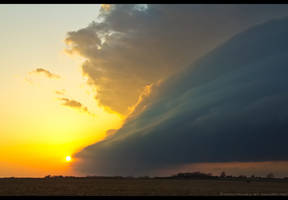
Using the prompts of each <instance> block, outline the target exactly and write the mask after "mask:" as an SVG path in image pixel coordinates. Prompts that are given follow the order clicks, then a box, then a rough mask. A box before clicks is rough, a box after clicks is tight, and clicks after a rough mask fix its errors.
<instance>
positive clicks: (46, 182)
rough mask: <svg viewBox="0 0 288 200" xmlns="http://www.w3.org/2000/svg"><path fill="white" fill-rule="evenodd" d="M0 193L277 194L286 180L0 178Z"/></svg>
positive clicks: (286, 191) (287, 188) (287, 185)
mask: <svg viewBox="0 0 288 200" xmlns="http://www.w3.org/2000/svg"><path fill="white" fill-rule="evenodd" d="M0 195H13V196H15V195H16V196H18V195H45V196H46V195H105V196H107V195H108V196H113V195H125V196H130V195H141V196H143V195H161V196H167V195H213V196H214V195H228V196H230V195H265V196H266V195H269V196H270V195H273V196H274V195H280V196H288V181H287V180H270V181H269V180H255V181H251V182H247V181H245V180H194V179H192V180H191V179H148V178H147V179H145V178H143V179H135V178H124V179H117V178H108V179H107V178H87V177H86V178H84V177H83V178H48V179H47V178H1V179H0Z"/></svg>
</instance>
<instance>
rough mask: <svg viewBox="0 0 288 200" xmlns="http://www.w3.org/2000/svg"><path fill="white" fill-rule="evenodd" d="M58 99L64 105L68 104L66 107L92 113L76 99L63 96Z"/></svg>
mask: <svg viewBox="0 0 288 200" xmlns="http://www.w3.org/2000/svg"><path fill="white" fill-rule="evenodd" d="M59 100H60V101H62V105H64V106H68V107H71V108H74V109H77V110H80V111H83V112H86V113H88V114H90V115H93V114H92V113H91V112H90V111H89V110H88V108H87V107H86V106H84V105H83V104H82V103H80V102H79V101H76V100H74V99H69V98H65V97H62V98H59Z"/></svg>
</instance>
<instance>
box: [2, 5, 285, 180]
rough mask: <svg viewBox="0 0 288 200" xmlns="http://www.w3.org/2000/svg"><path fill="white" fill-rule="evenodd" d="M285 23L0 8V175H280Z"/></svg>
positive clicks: (205, 11)
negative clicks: (189, 173) (209, 173)
mask: <svg viewBox="0 0 288 200" xmlns="http://www.w3.org/2000/svg"><path fill="white" fill-rule="evenodd" d="M287 16H288V6H287V5H244V4H242V5H198V4H195V5H193V4H191V5H143V4H141V5H140V4H138V5H97V4H91V5H90V4H85V5H81V4H77V5H73V4H71V5H61V4H60V5H52V4H51V5H40V4H39V5H33V4H32V5H9V4H7V5H1V6H0V26H1V33H0V36H1V37H0V44H1V46H0V53H1V54H0V66H1V67H0V77H1V83H2V84H0V88H1V91H2V92H1V93H0V95H1V101H0V109H1V112H0V117H1V126H0V177H11V176H15V177H16V176H20V177H23V176H25V177H43V176H46V175H48V174H51V175H73V176H86V175H155V174H158V175H167V174H173V173H175V172H178V171H183V170H184V171H195V170H196V171H204V172H212V173H216V174H217V173H220V172H221V171H223V170H225V171H227V172H228V173H231V174H235V175H239V174H246V175H251V174H252V173H253V174H256V175H257V174H258V175H265V174H267V173H268V172H274V173H275V174H276V175H278V176H288V170H287V169H288V162H287V160H288V150H287V148H285V143H284V141H287V139H288V136H287V134H286V133H287V130H288V127H287V125H286V124H288V116H287V112H286V111H288V110H287V106H286V102H287V101H286V100H288V96H287V95H288V93H287V92H288V90H287V88H285V85H287V80H286V75H287V73H288V71H287V69H286V68H287V67H286V68H285V66H286V64H288V60H287V59H286V57H288V48H287V47H286V46H288V45H284V44H287V42H288V40H287V39H285V38H286V37H285V35H287V34H288V28H287V27H288V18H287ZM275 63H276V64H275ZM285 106H286V107H285ZM272 165H273V167H271V166H272Z"/></svg>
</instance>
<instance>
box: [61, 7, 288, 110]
mask: <svg viewBox="0 0 288 200" xmlns="http://www.w3.org/2000/svg"><path fill="white" fill-rule="evenodd" d="M287 11H288V5H271V4H270V5H243V4H242V5H223V4H221V5H197V4H188V5H185V4H181V5H174V4H173V5H156V4H152V5H148V6H147V7H145V6H143V5H127V4H125V5H112V6H110V7H108V6H106V7H104V8H103V9H102V10H101V14H100V18H101V19H102V21H101V22H93V23H91V24H90V25H89V26H87V27H85V28H82V29H80V30H77V31H71V32H69V33H68V35H67V38H66V42H67V44H68V47H67V51H68V52H71V53H73V52H75V53H78V54H80V55H81V56H82V57H84V58H86V61H85V62H84V63H83V65H82V70H83V74H84V75H86V76H88V77H89V83H90V84H91V85H92V86H95V88H96V90H97V93H96V94H95V98H96V99H97V100H98V101H99V103H100V104H102V105H104V106H106V107H109V108H110V109H112V110H114V111H117V112H120V113H122V114H127V113H129V112H131V108H134V107H135V106H134V105H135V103H137V102H138V101H139V96H140V95H141V93H142V92H143V90H144V88H145V87H146V86H147V85H150V84H154V83H155V82H157V81H159V80H161V79H165V78H167V77H168V76H170V75H172V74H173V73H175V72H178V71H179V70H180V69H182V68H183V67H186V66H188V65H190V64H191V63H193V61H195V60H196V59H197V58H199V57H200V56H203V55H204V54H205V53H207V52H208V51H209V50H211V49H213V48H214V47H216V46H217V45H219V44H221V43H222V42H224V41H225V40H227V39H228V38H230V37H232V36H233V35H234V34H235V33H237V32H239V31H242V30H244V29H246V28H247V27H250V26H252V25H255V24H257V23H262V22H264V21H266V20H268V19H271V18H276V17H282V16H287V15H288V14H287ZM104 41H105V42H104ZM129 108H130V109H129Z"/></svg>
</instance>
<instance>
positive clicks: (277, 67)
mask: <svg viewBox="0 0 288 200" xmlns="http://www.w3.org/2000/svg"><path fill="white" fill-rule="evenodd" d="M182 9H183V10H184V13H185V8H182ZM190 9H191V8H190ZM168 10H169V9H168ZM196 10H197V9H196ZM153 12H154V11H153ZM155 12H156V11H155ZM163 12H164V11H163ZM167 12H168V13H169V11H167ZM196 12H197V11H196ZM211 12H212V11H211ZM207 13H208V12H207ZM174 14H175V15H177V13H174ZM143 23H144V24H145V21H144V22H143ZM151 23H152V24H153V20H152V22H151ZM178 23H182V22H181V21H179V22H178ZM172 24H173V23H172ZM137 25H138V26H141V23H137ZM152 26H153V25H152ZM193 28H195V27H193ZM216 32H217V31H216ZM287 35H288V19H287V18H283V19H278V20H272V21H268V22H266V23H264V24H261V25H256V26H254V27H252V28H249V29H248V30H246V31H244V32H242V33H239V34H237V35H235V36H234V37H232V38H231V39H230V40H228V41H226V42H225V43H223V44H222V45H220V46H218V47H217V48H215V49H214V50H212V51H210V52H209V53H208V54H207V55H206V56H203V57H202V58H201V59H198V60H197V61H196V62H194V63H193V64H192V65H191V66H189V67H188V68H185V69H183V70H182V71H181V72H180V73H177V74H175V75H174V76H171V77H170V78H168V79H166V80H165V81H163V82H162V83H161V84H159V85H158V86H155V87H154V88H153V89H152V92H151V94H150V97H149V98H146V99H145V101H143V102H142V104H145V106H146V109H144V111H143V112H141V113H140V114H138V115H135V116H133V117H131V118H130V119H128V120H127V122H126V124H124V126H123V127H122V128H121V129H120V130H119V131H118V132H117V133H116V134H114V135H113V136H110V137H109V138H108V139H107V140H104V141H102V142H99V143H96V144H94V145H91V146H89V147H87V148H85V149H84V150H82V151H81V152H79V153H78V154H77V155H76V156H77V157H78V159H79V162H78V163H76V165H75V166H74V167H75V168H76V169H77V170H79V171H82V172H84V173H86V174H106V175H116V174H120V175H131V174H132V175H135V174H147V173H149V172H150V171H153V170H156V169H162V168H165V167H167V166H176V165H184V164H189V163H200V162H206V163H207V162H231V161H238V162H255V161H277V160H288V148H287V141H288V134H287V133H288V107H287V102H288V89H287V85H288V79H287V74H288V68H287V66H288V45H287V44H288V39H287ZM192 37H193V36H191V38H192ZM182 39H183V38H179V40H182ZM171 42H172V43H173V41H171ZM188 43H189V42H188ZM169 45H171V44H169ZM169 45H167V46H169ZM189 45H191V44H189ZM183 48H184V49H183V51H181V52H183V53H185V54H187V53H189V54H191V55H193V54H194V52H193V51H189V52H185V51H187V48H185V47H183ZM151 54H153V53H152V52H151ZM177 58H178V57H177ZM125 59H127V58H125ZM157 64H158V63H157ZM173 64H175V63H173ZM154 66H155V65H154ZM156 66H157V65H156ZM175 67H177V65H175ZM139 106H140V105H139Z"/></svg>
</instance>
